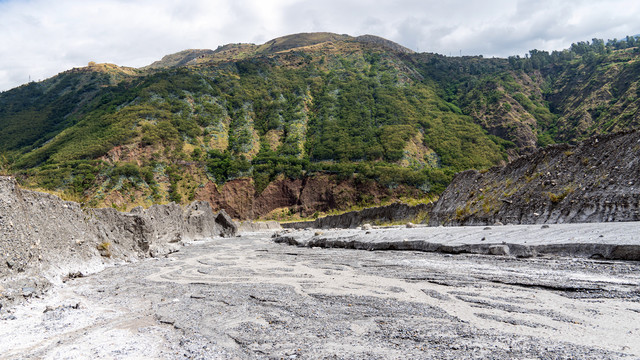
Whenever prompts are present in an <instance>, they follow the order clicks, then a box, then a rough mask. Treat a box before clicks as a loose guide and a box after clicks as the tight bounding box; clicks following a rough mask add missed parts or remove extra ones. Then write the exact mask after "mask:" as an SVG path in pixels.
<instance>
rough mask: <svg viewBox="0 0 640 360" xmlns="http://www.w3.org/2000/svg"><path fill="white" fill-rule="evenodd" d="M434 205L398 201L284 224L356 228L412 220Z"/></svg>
mask: <svg viewBox="0 0 640 360" xmlns="http://www.w3.org/2000/svg"><path fill="white" fill-rule="evenodd" d="M432 206H433V204H418V205H416V206H410V205H407V204H401V203H396V204H391V205H387V206H379V207H373V208H368V209H363V210H360V211H350V212H347V213H344V214H340V215H331V216H325V217H322V218H319V219H316V220H314V221H300V222H292V223H284V224H282V226H283V227H285V228H293V229H304V228H317V229H332V228H341V229H355V228H357V227H358V226H360V225H362V224H365V223H372V222H394V221H406V220H411V219H413V218H415V217H416V216H418V215H420V214H422V213H427V212H429V211H430V210H431V208H432Z"/></svg>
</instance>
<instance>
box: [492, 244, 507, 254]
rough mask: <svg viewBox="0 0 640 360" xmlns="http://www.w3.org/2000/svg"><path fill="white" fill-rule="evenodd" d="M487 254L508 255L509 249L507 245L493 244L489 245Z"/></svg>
mask: <svg viewBox="0 0 640 360" xmlns="http://www.w3.org/2000/svg"><path fill="white" fill-rule="evenodd" d="M489 254H491V255H509V254H511V252H510V251H509V246H508V245H493V246H490V247H489Z"/></svg>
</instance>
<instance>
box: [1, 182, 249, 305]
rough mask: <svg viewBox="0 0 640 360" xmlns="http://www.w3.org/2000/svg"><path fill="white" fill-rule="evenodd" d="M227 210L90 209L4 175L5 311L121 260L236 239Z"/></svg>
mask: <svg viewBox="0 0 640 360" xmlns="http://www.w3.org/2000/svg"><path fill="white" fill-rule="evenodd" d="M236 231H237V230H236V227H235V224H234V223H233V221H232V220H231V219H230V218H229V217H228V216H227V214H226V213H225V212H224V211H221V212H219V213H214V212H213V211H212V210H211V207H210V206H209V204H208V203H206V202H194V203H192V204H191V205H189V206H186V207H184V208H182V207H180V206H179V205H176V204H173V203H172V204H168V205H156V206H152V207H150V208H149V209H146V210H145V209H142V208H136V209H134V210H133V211H131V212H130V213H121V212H118V211H116V210H115V209H110V208H105V209H87V208H82V207H81V206H80V204H78V203H74V202H70V201H63V200H61V199H60V198H58V197H56V196H53V195H50V194H45V193H40V192H35V191H27V190H22V189H20V188H19V187H18V186H17V184H16V181H15V179H13V178H10V177H0V305H1V304H2V303H3V302H7V301H12V300H13V299H16V298H19V297H22V296H25V297H28V296H32V295H34V294H36V293H38V292H40V291H42V289H44V288H46V287H47V286H48V285H49V284H50V283H51V282H56V281H60V280H61V279H62V278H64V277H65V276H66V277H73V276H81V275H82V274H83V273H87V272H92V271H97V270H99V269H102V268H104V266H106V265H108V264H112V263H116V262H121V261H133V260H136V259H140V258H144V257H150V256H158V255H162V254H166V253H169V252H172V251H175V250H176V249H177V248H178V247H179V246H180V244H181V242H182V241H183V240H193V239H199V238H208V237H214V236H231V235H234V234H235V233H236Z"/></svg>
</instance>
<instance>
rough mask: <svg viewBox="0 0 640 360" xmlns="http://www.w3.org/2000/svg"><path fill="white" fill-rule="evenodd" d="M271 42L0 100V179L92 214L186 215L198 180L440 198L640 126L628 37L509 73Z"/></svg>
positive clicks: (538, 59) (469, 62)
mask: <svg viewBox="0 0 640 360" xmlns="http://www.w3.org/2000/svg"><path fill="white" fill-rule="evenodd" d="M276 40H277V41H274V42H270V43H268V44H265V45H262V46H254V45H242V46H240V45H238V46H231V45H230V46H226V47H224V48H222V49H220V51H219V52H217V53H215V54H211V53H208V52H204V53H202V54H203V56H205V57H204V58H202V59H199V60H198V64H196V65H191V66H183V65H179V64H181V63H182V62H181V60H180V59H181V57H180V56H175V59H174V60H175V61H173V62H172V64H174V63H175V64H174V65H171V66H169V67H164V68H163V67H161V65H158V66H157V67H156V68H154V69H145V70H132V69H125V68H118V67H115V66H111V65H97V64H94V65H92V66H90V67H88V68H83V69H74V70H71V71H68V72H65V73H62V74H60V75H58V76H56V77H54V78H51V79H49V80H46V81H43V82H40V83H30V84H27V85H24V86H21V87H19V88H16V89H13V90H10V91H7V92H3V93H1V94H0V128H1V129H3V131H1V132H0V170H1V171H2V172H3V173H7V174H13V175H17V176H18V178H19V179H20V181H21V182H22V183H23V184H26V185H29V186H32V187H38V188H43V189H46V190H50V191H60V192H64V193H65V194H66V195H67V196H68V197H69V198H73V199H79V200H83V201H87V202H89V203H90V204H92V205H96V204H107V205H111V203H113V201H115V200H114V199H120V198H124V199H125V200H124V201H127V202H129V203H137V202H145V201H146V202H147V203H150V202H163V201H176V202H186V201H190V200H192V199H193V198H194V197H195V193H196V190H197V189H198V188H199V187H202V186H204V184H205V183H206V182H208V181H212V182H215V183H216V184H218V185H222V184H224V183H225V182H228V181H230V180H233V179H238V178H247V177H250V178H252V179H253V183H254V186H255V188H256V192H257V193H261V192H262V191H263V190H264V189H265V188H266V187H267V185H268V184H269V183H270V182H272V181H274V180H275V179H278V178H282V177H286V178H291V179H297V178H304V177H307V176H313V175H316V174H319V173H324V174H326V173H328V174H332V175H333V176H335V177H336V178H338V179H353V180H355V181H358V182H368V181H375V182H376V183H378V184H381V185H383V186H385V187H387V188H389V189H393V188H396V187H398V186H401V185H406V186H410V187H413V188H418V189H420V190H422V192H423V193H424V194H426V193H431V194H439V193H440V192H442V191H443V190H444V188H445V187H446V186H447V185H448V183H449V182H450V181H451V179H452V177H453V175H454V174H455V173H456V172H459V171H462V170H465V169H470V168H475V169H479V170H482V169H486V168H488V167H491V166H493V165H496V164H499V163H501V162H502V161H505V160H508V159H509V158H511V157H513V156H515V155H518V154H521V153H526V152H529V151H532V150H533V149H535V147H537V146H546V145H549V144H553V143H556V142H563V141H568V142H571V141H576V140H578V139H581V138H583V137H586V136H589V135H591V134H595V133H606V132H611V131H617V130H622V129H626V128H629V127H632V126H637V124H638V123H639V122H640V118H639V116H640V115H639V113H638V106H639V104H640V102H638V101H637V99H638V97H639V96H640V61H638V60H639V59H640V54H639V52H638V47H637V46H638V45H640V44H638V40H637V39H636V38H633V37H627V38H626V39H624V40H620V41H618V40H611V41H608V42H604V41H602V40H598V39H594V40H592V42H580V43H577V44H573V45H572V46H571V48H570V49H567V50H564V51H554V52H551V53H548V52H545V51H539V50H532V51H531V52H530V53H529V54H528V55H527V56H526V57H524V58H520V57H517V56H515V57H510V58H508V59H485V58H482V57H454V58H451V57H445V56H441V55H435V54H408V53H395V52H393V51H389V50H388V49H387V48H385V47H384V42H379V43H380V44H382V45H380V44H374V43H363V42H358V41H356V40H354V39H353V38H350V37H345V36H341V35H334V34H315V35H313V34H311V35H309V34H307V35H304V36H299V37H296V36H291V37H285V38H280V39H276ZM323 41H332V45H331V46H329V47H326V48H321V47H320V48H317V49H316V48H315V47H308V45H318V44H320V45H322V42H323ZM282 50H288V51H282ZM278 51H280V52H278ZM185 54H186V55H184V56H187V55H188V56H191V55H189V54H191V53H190V52H186V53H185ZM207 56H208V57H207ZM113 192H118V194H120V195H121V196H120V197H118V196H111V195H110V194H112V193H113ZM119 206H122V205H119ZM483 206H486V207H491V206H493V205H492V204H490V203H486V204H483ZM463 215H464V214H463V213H462V214H460V216H463Z"/></svg>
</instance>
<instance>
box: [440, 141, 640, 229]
mask: <svg viewBox="0 0 640 360" xmlns="http://www.w3.org/2000/svg"><path fill="white" fill-rule="evenodd" d="M639 179H640V130H634V131H629V132H621V133H616V134H610V135H601V136H595V137H593V138H590V139H588V140H586V141H584V142H581V143H580V144H578V145H576V146H571V145H568V144H562V145H553V146H550V147H547V148H544V149H542V150H539V151H538V152H536V153H533V154H531V155H528V156H524V157H521V158H519V159H517V160H515V161H513V162H511V163H509V164H507V165H506V166H504V167H496V168H492V169H490V170H489V171H487V172H478V171H475V170H469V171H465V172H462V173H460V174H458V175H457V176H456V177H455V178H454V180H453V182H452V183H451V185H449V187H448V188H447V190H446V191H445V192H444V193H443V194H442V196H441V197H440V199H439V200H438V202H437V204H436V205H435V207H434V209H433V212H432V216H431V219H430V224H431V225H441V224H445V225H481V224H483V225H489V224H494V223H496V222H501V223H504V224H543V223H571V222H573V223H577V222H606V221H639V220H640V186H639V183H638V181H639Z"/></svg>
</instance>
